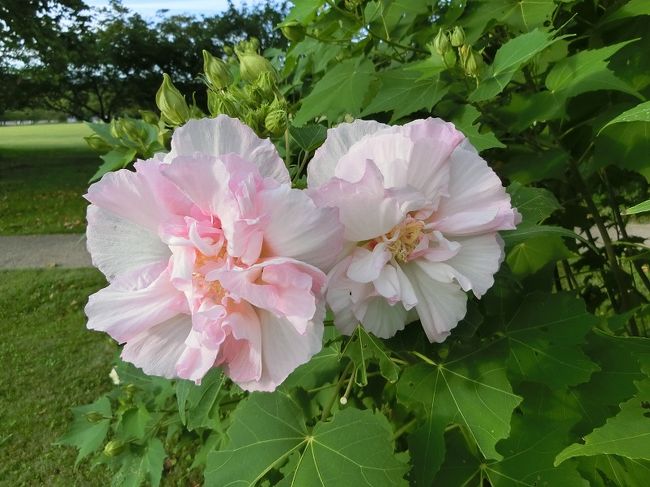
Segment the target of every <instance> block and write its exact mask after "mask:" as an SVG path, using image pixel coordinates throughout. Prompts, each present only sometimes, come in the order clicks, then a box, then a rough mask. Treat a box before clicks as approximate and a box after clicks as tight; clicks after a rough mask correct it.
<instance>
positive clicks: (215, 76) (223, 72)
mask: <svg viewBox="0 0 650 487" xmlns="http://www.w3.org/2000/svg"><path fill="white" fill-rule="evenodd" d="M203 72H204V73H205V79H207V80H208V83H210V85H211V86H212V87H213V88H215V89H217V90H222V89H224V88H227V87H228V86H229V85H230V84H231V83H232V73H231V72H230V69H228V65H227V64H226V63H224V62H223V61H222V60H221V59H219V58H216V57H214V56H213V55H212V54H210V53H209V52H208V51H206V50H205V49H204V50H203Z"/></svg>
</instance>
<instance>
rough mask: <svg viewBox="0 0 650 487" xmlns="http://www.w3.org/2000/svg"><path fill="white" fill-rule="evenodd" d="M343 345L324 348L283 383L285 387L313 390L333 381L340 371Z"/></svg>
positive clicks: (338, 344) (331, 345)
mask: <svg viewBox="0 0 650 487" xmlns="http://www.w3.org/2000/svg"><path fill="white" fill-rule="evenodd" d="M340 359H341V343H340V342H338V341H337V342H333V343H330V344H329V345H326V346H325V347H323V349H322V350H321V351H320V352H318V353H317V354H316V355H314V356H313V357H312V358H311V359H310V360H309V362H307V363H306V364H303V365H301V366H300V367H298V368H297V369H296V370H294V371H293V372H292V373H291V375H289V377H287V378H286V380H285V381H284V382H283V383H282V386H283V387H288V388H291V387H302V388H303V389H305V390H307V389H312V388H314V387H318V386H321V385H323V384H325V383H327V382H329V381H330V380H332V379H333V378H334V377H335V376H336V374H337V373H338V371H339V367H340Z"/></svg>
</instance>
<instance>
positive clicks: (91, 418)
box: [86, 411, 109, 423]
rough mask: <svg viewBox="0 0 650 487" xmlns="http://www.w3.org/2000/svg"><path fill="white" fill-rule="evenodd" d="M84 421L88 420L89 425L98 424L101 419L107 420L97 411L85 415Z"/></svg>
mask: <svg viewBox="0 0 650 487" xmlns="http://www.w3.org/2000/svg"><path fill="white" fill-rule="evenodd" d="M86 419H87V420H88V422H89V423H99V422H100V421H101V420H103V419H109V418H107V417H106V416H104V415H103V414H102V413H98V412H97V411H93V412H91V413H87V414H86Z"/></svg>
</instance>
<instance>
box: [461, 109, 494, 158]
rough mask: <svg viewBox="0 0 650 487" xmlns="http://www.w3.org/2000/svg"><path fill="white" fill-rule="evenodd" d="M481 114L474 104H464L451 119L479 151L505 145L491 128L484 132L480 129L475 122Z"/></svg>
mask: <svg viewBox="0 0 650 487" xmlns="http://www.w3.org/2000/svg"><path fill="white" fill-rule="evenodd" d="M480 116H481V112H479V111H478V110H477V109H476V108H475V107H473V106H472V105H463V106H462V107H461V108H460V110H459V111H458V112H457V113H456V114H455V115H454V116H453V117H452V119H451V121H452V122H454V125H456V128H457V129H458V130H460V131H461V132H463V134H465V136H466V137H467V138H468V139H469V141H470V142H471V144H472V145H473V146H474V147H475V148H476V150H477V151H479V152H481V151H484V150H486V149H492V148H494V147H505V145H504V144H502V143H501V142H499V139H497V138H496V137H495V135H494V133H493V132H491V131H490V130H487V131H483V132H481V131H480V125H479V124H478V123H474V122H476V119H477V118H478V117H480Z"/></svg>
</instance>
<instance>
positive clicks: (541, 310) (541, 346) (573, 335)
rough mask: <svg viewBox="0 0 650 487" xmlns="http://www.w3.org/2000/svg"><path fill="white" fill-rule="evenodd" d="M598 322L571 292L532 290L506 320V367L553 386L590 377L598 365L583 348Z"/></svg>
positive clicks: (525, 378) (578, 382)
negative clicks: (556, 292) (508, 354)
mask: <svg viewBox="0 0 650 487" xmlns="http://www.w3.org/2000/svg"><path fill="white" fill-rule="evenodd" d="M596 324H598V319H597V318H596V317H595V316H593V315H591V314H589V313H587V311H586V309H585V304H584V302H583V301H582V300H581V299H576V298H575V297H574V296H572V295H570V294H565V293H562V294H541V293H538V294H532V295H529V296H527V297H526V299H525V300H524V302H523V303H522V304H521V306H520V307H519V309H518V310H517V312H516V313H515V314H514V316H513V317H512V318H511V319H510V320H509V322H508V323H507V324H506V327H505V328H506V331H505V335H506V339H507V340H508V342H509V344H510V357H509V358H508V368H509V369H510V370H511V371H512V373H513V374H515V375H516V376H518V377H519V378H520V380H524V381H534V382H540V383H542V384H546V385H547V386H549V387H550V388H552V389H556V388H563V387H566V386H570V385H576V384H580V383H582V382H586V381H587V380H589V377H590V376H591V374H592V373H593V372H595V371H597V370H598V369H599V367H598V366H597V365H596V364H595V363H594V362H592V361H591V359H590V358H589V357H588V356H587V355H586V354H585V353H584V351H583V350H582V347H581V346H582V344H583V343H584V342H585V335H586V334H587V333H588V332H589V331H590V330H591V329H592V328H593V327H594V326H595V325H596Z"/></svg>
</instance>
